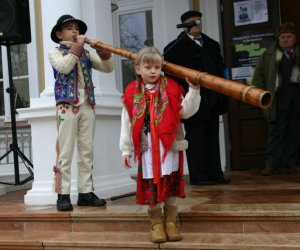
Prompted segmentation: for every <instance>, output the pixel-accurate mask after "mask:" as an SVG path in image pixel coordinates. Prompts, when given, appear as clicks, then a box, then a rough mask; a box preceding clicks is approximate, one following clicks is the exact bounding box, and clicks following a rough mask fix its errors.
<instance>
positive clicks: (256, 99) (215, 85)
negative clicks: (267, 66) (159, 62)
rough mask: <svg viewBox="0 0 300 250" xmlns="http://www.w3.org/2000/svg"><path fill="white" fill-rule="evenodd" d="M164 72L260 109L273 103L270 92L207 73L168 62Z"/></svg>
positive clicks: (116, 51)
mask: <svg viewBox="0 0 300 250" xmlns="http://www.w3.org/2000/svg"><path fill="white" fill-rule="evenodd" d="M85 42H86V43H88V44H90V39H88V38H85ZM95 47H96V48H97V49H105V50H108V51H110V52H112V53H114V54H117V55H120V56H122V57H126V58H128V59H130V60H134V59H135V58H136V56H137V54H136V53H135V52H132V51H127V50H125V49H121V48H117V47H114V46H112V45H109V44H105V43H102V42H98V43H96V45H95ZM162 70H163V71H165V72H167V73H169V74H172V75H174V76H176V77H179V78H182V79H185V78H186V77H187V78H188V79H189V81H190V82H192V83H194V84H197V85H200V86H202V87H206V88H208V89H211V90H214V91H216V92H219V93H221V94H225V95H228V96H230V97H232V98H235V99H238V100H240V101H243V102H245V103H248V104H251V105H253V106H256V107H259V108H263V109H266V108H268V107H269V106H270V105H271V102H272V95H271V93H270V92H269V91H265V90H262V89H259V88H256V87H254V86H249V85H246V84H242V83H239V82H235V81H232V80H227V79H224V78H221V77H217V76H214V75H210V74H208V73H206V72H201V71H198V70H194V69H190V68H186V67H183V66H179V65H177V64H174V63H170V62H167V61H165V62H164V64H163V67H162Z"/></svg>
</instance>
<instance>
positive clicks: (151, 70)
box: [135, 62, 161, 83]
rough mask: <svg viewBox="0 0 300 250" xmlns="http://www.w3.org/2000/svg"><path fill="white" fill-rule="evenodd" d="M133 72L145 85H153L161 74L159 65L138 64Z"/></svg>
mask: <svg viewBox="0 0 300 250" xmlns="http://www.w3.org/2000/svg"><path fill="white" fill-rule="evenodd" d="M135 71H136V73H137V74H138V75H140V76H141V77H142V79H143V81H144V82H145V83H155V82H156V81H157V79H158V78H159V77H160V74H161V63H159V62H157V63H140V64H139V65H135Z"/></svg>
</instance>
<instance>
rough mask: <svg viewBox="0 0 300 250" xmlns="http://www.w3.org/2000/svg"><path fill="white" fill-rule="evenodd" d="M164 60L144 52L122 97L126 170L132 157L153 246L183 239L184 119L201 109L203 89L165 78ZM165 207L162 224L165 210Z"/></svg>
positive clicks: (151, 51) (155, 52)
mask: <svg viewBox="0 0 300 250" xmlns="http://www.w3.org/2000/svg"><path fill="white" fill-rule="evenodd" d="M162 65H163V58H162V55H161V54H160V52H159V51H158V50H157V49H156V48H153V47H146V48H144V49H142V50H140V51H139V52H138V54H137V57H136V60H135V71H136V74H137V79H136V80H135V81H132V82H130V83H129V84H128V86H127V88H126V90H125V93H124V95H123V103H124V108H123V111H122V118H121V135H120V150H121V152H122V156H123V166H124V167H125V168H130V167H131V165H130V157H131V154H132V152H133V153H134V159H135V161H136V162H137V164H138V179H137V192H136V193H137V203H138V204H141V205H148V208H149V209H148V214H149V218H150V221H151V224H152V228H151V231H150V238H151V241H152V242H165V241H167V240H169V241H177V240H181V239H182V237H181V235H180V232H179V230H178V228H177V227H176V219H177V214H178V212H177V204H176V197H181V198H184V196H185V194H184V180H183V150H185V149H186V148H187V142H186V141H185V140H184V137H183V131H182V127H181V124H180V119H186V118H188V117H190V116H192V115H193V114H195V113H196V111H197V110H198V108H199V104H200V99H201V97H200V95H199V91H200V90H199V86H194V85H193V84H192V83H190V82H189V81H188V79H186V80H187V82H188V84H189V86H190V87H189V91H188V93H187V94H186V96H185V97H184V98H183V89H182V88H181V87H180V85H179V84H177V83H176V82H175V81H174V80H172V79H169V78H166V77H163V76H162V75H161V68H162ZM162 202H164V215H165V218H164V225H163V223H162V218H161V214H162V209H161V207H160V203H162Z"/></svg>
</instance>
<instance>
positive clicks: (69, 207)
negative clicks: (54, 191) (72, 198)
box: [56, 204, 73, 211]
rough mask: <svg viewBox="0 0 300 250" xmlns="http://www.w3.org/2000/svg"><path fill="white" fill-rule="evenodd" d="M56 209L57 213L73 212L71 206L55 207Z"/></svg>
mask: <svg viewBox="0 0 300 250" xmlns="http://www.w3.org/2000/svg"><path fill="white" fill-rule="evenodd" d="M56 209H57V210H58V211H72V210H73V206H72V204H70V205H68V206H60V205H56Z"/></svg>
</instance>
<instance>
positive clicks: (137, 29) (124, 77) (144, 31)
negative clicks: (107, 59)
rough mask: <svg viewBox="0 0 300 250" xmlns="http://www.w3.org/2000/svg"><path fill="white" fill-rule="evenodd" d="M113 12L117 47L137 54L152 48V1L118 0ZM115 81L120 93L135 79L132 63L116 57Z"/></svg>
mask: <svg viewBox="0 0 300 250" xmlns="http://www.w3.org/2000/svg"><path fill="white" fill-rule="evenodd" d="M116 4H117V5H118V7H119V8H118V9H117V11H115V20H114V21H115V22H116V25H114V26H115V27H117V28H116V30H115V33H116V34H115V38H116V40H117V44H118V46H119V47H121V48H122V49H125V50H130V51H134V52H137V51H139V50H140V49H142V48H144V47H145V46H153V24H152V1H136V0H118V1H116ZM116 60H117V65H118V67H117V69H116V71H117V79H118V82H119V83H121V84H120V85H121V86H119V88H120V91H122V92H124V90H125V88H126V85H127V84H128V83H129V82H130V81H132V80H134V79H135V72H134V67H133V62H132V61H131V60H129V59H127V58H124V57H117V59H116Z"/></svg>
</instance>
